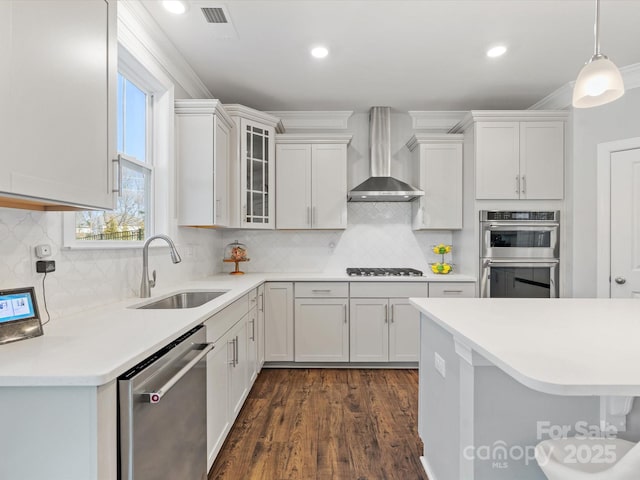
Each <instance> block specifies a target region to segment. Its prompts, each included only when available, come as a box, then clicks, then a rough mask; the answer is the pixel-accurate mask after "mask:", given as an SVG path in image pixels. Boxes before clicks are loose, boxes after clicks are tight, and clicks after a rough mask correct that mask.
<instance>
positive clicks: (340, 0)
mask: <svg viewBox="0 0 640 480" xmlns="http://www.w3.org/2000/svg"><path fill="white" fill-rule="evenodd" d="M143 3H144V5H145V7H146V8H147V10H148V11H149V12H150V13H151V15H152V16H153V18H154V19H155V20H156V22H157V23H158V24H159V25H160V28H161V29H162V30H163V31H164V32H165V33H166V34H167V36H168V37H169V38H170V39H171V41H172V42H173V43H174V44H175V46H176V47H177V48H178V50H179V51H180V52H181V53H182V54H183V56H184V57H185V59H186V60H187V62H188V63H189V64H190V65H191V66H192V68H193V69H194V70H195V72H196V73H197V74H198V76H199V77H200V79H201V80H202V81H203V82H204V83H205V85H206V86H207V87H208V88H209V90H210V91H211V93H212V94H213V95H214V96H215V97H216V98H219V99H221V100H222V101H223V102H224V103H242V104H245V105H247V106H250V107H253V108H257V109H260V110H355V111H367V110H368V109H369V107H371V106H372V105H388V106H391V107H393V108H395V109H397V110H404V111H406V110H470V109H514V108H516V109H517V108H527V107H529V106H531V105H532V104H534V103H535V102H537V101H538V100H540V99H542V98H543V97H545V96H546V95H548V94H550V93H552V92H553V91H554V90H556V89H557V88H559V87H560V86H562V85H564V84H566V83H567V82H569V81H572V80H574V79H575V77H576V76H577V73H578V71H579V70H580V68H581V67H582V65H583V63H584V62H585V61H586V60H587V59H588V58H589V57H590V56H591V54H592V50H593V16H594V5H595V2H594V0H408V1H407V0H368V1H351V0H325V1H317V0H228V1H226V2H210V1H204V2H203V1H190V2H188V3H189V10H188V11H187V13H186V14H185V15H182V16H175V15H172V14H170V13H167V12H166V11H164V9H163V8H162V7H161V6H160V4H159V2H157V1H144V2H143ZM221 5H222V6H224V7H225V8H226V9H227V11H228V13H229V15H230V17H231V21H232V23H233V25H234V26H235V31H236V33H237V35H236V38H220V37H221V36H222V35H223V32H222V31H221V28H223V27H220V26H218V25H214V24H208V23H206V22H205V20H204V17H203V15H202V13H201V11H200V7H202V6H221ZM601 15H602V20H601V44H602V52H603V53H604V54H606V55H608V56H609V57H610V59H611V60H612V61H614V62H615V63H616V64H617V65H618V66H625V65H630V64H633V63H639V62H640V28H639V27H638V25H639V24H640V0H603V1H602V7H601ZM319 43H321V44H325V45H327V46H328V48H329V49H330V51H331V53H330V55H329V57H327V58H326V59H324V60H317V59H314V58H312V57H311V56H310V55H309V49H310V47H311V46H312V45H314V44H319ZM496 43H504V44H506V45H507V46H508V47H509V51H508V52H507V54H506V55H505V56H504V57H502V58H499V59H489V58H487V57H486V56H485V51H486V49H487V48H488V47H489V46H491V45H493V44H496Z"/></svg>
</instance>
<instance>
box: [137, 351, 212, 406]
mask: <svg viewBox="0 0 640 480" xmlns="http://www.w3.org/2000/svg"><path fill="white" fill-rule="evenodd" d="M211 350H213V343H205V344H204V349H203V350H202V351H201V352H200V353H199V354H198V355H197V356H196V357H195V358H194V359H193V360H191V361H190V362H189V363H187V364H186V365H185V366H184V367H182V368H181V369H180V371H179V372H178V373H176V374H175V375H174V376H173V377H171V378H170V379H169V380H167V383H165V384H164V385H162V386H161V387H160V388H159V389H157V390H156V391H155V392H149V393H143V394H141V395H142V399H143V400H145V401H147V402H149V403H152V404H156V403H160V400H162V397H164V396H165V395H166V394H167V393H168V392H169V390H171V389H172V388H173V386H174V385H175V384H176V383H178V382H179V381H180V379H181V378H182V377H184V376H185V375H186V374H187V373H189V370H191V369H192V368H193V367H195V366H196V364H197V363H198V362H199V361H200V360H202V359H203V358H204V357H206V356H207V354H208V353H209V352H210V351H211Z"/></svg>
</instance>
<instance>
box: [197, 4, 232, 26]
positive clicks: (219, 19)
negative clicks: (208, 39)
mask: <svg viewBox="0 0 640 480" xmlns="http://www.w3.org/2000/svg"><path fill="white" fill-rule="evenodd" d="M201 10H202V14H203V15H204V18H206V20H207V22H209V23H228V22H227V16H226V15H225V14H224V10H222V8H217V7H216V8H210V7H206V8H202V9H201Z"/></svg>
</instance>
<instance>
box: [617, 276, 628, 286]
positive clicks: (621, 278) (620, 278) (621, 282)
mask: <svg viewBox="0 0 640 480" xmlns="http://www.w3.org/2000/svg"><path fill="white" fill-rule="evenodd" d="M616 283H617V284H618V285H624V284H625V283H627V279H626V278H624V277H616Z"/></svg>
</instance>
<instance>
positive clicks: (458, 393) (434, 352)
mask: <svg viewBox="0 0 640 480" xmlns="http://www.w3.org/2000/svg"><path fill="white" fill-rule="evenodd" d="M411 302H412V304H413V305H414V306H415V307H416V308H418V310H419V311H420V312H421V354H420V403H419V420H418V421H419V427H418V430H419V434H420V436H421V438H422V440H423V442H424V457H423V459H422V460H423V465H424V466H425V470H426V471H427V474H428V475H429V478H430V479H431V480H443V479H444V480H446V479H453V478H456V479H458V478H459V479H465V480H488V479H491V480H500V479H514V478H517V479H519V480H534V479H535V480H543V479H544V478H545V476H544V474H543V473H542V471H541V470H540V469H539V467H538V466H537V464H536V461H535V459H534V458H533V447H535V445H536V444H537V443H539V442H540V441H541V440H544V439H546V438H549V437H550V436H553V437H558V436H566V435H568V436H572V435H575V434H576V433H578V434H582V433H587V434H590V435H597V434H605V435H609V434H617V435H618V436H619V437H620V438H626V439H630V440H635V441H637V440H638V437H639V436H640V423H639V422H638V421H637V419H636V415H635V413H636V412H632V414H631V415H630V416H628V414H629V413H630V412H631V410H632V409H633V398H634V397H636V396H640V369H639V368H638V365H639V364H640V349H638V340H637V339H638V338H640V302H638V301H637V300H633V299H629V300H610V299H550V300H549V299H457V300H455V301H452V300H449V299H411Z"/></svg>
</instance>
